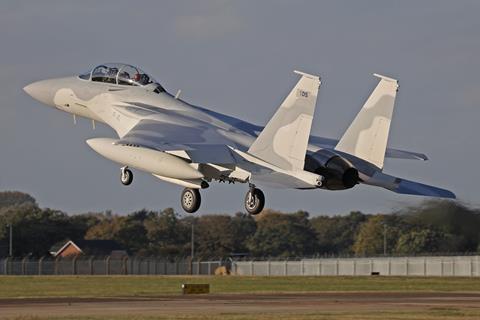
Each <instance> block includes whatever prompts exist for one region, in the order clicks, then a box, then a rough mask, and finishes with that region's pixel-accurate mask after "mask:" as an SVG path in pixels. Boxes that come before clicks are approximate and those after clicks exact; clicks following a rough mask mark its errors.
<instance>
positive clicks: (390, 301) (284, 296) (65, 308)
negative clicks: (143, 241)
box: [0, 292, 480, 319]
mask: <svg viewBox="0 0 480 320" xmlns="http://www.w3.org/2000/svg"><path fill="white" fill-rule="evenodd" d="M432 308H459V309H464V308H475V309H476V310H478V309H480V293H385V292H375V293H372V292H353V293H352V292H344V293H338V292H336V293H326V292H321V293H278V294H277V293H268V294H252V295H248V294H207V295H163V296H154V297H141V298H140V297H139V298H132V297H126V298H28V299H0V319H2V318H3V319H5V318H11V317H18V316H38V317H48V316H53V315H54V316H57V317H59V316H67V315H76V316H102V315H123V316H125V315H145V316H153V315H158V314H162V315H180V314H219V313H243V314H245V313H263V314H265V313H315V312H340V311H349V312H352V311H371V310H376V311H388V310H395V311H402V310H404V311H415V310H430V309H432Z"/></svg>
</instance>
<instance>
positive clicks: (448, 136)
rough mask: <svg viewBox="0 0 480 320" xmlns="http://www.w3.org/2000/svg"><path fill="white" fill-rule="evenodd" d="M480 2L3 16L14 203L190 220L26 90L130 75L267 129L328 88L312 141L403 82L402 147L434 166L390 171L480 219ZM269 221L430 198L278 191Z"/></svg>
mask: <svg viewBox="0 0 480 320" xmlns="http://www.w3.org/2000/svg"><path fill="white" fill-rule="evenodd" d="M479 16H480V2H479V1H338V0H335V1H325V2H322V1H236V2H228V1H178V0H175V1H36V0H32V1H18V0H16V1H1V2H0V58H1V59H0V165H1V168H0V190H12V189H15V190H21V191H25V192H28V193H30V194H32V195H33V196H34V197H35V198H37V200H38V201H39V203H40V205H41V206H42V207H52V208H57V209H61V210H65V211H68V212H85V211H98V210H105V209H113V210H114V211H115V212H119V213H126V212H130V211H133V210H135V209H140V208H144V207H146V208H151V209H162V208H165V207H169V206H172V207H174V208H176V209H177V210H180V205H179V197H180V192H181V189H182V188H181V187H178V186H175V185H170V184H167V183H164V182H161V181H159V180H157V179H156V178H154V177H152V176H150V175H148V174H146V173H140V172H138V171H136V172H135V179H134V183H133V184H132V185H131V186H130V187H124V186H122V185H121V184H120V181H119V167H118V165H116V164H115V163H113V162H110V161H109V160H106V159H104V158H102V157H101V156H99V155H98V154H96V153H95V152H94V151H92V150H91V149H90V148H89V147H88V146H87V144H86V143H85V140H86V139H88V138H91V137H112V136H114V132H113V131H112V130H111V129H109V128H106V127H103V126H100V125H99V126H97V128H96V130H95V131H93V130H92V129H91V126H90V122H89V121H88V120H85V119H78V124H77V125H76V126H74V124H73V120H72V116H71V115H68V114H66V113H62V112H60V111H57V110H54V109H52V108H49V107H46V106H43V105H41V104H40V103H39V102H36V101H34V100H33V99H32V98H30V97H29V96H28V95H26V94H25V93H24V92H23V91H22V88H23V87H24V86H25V85H26V84H28V83H30V82H33V81H36V80H40V79H46V78H54V77H60V76H68V75H72V74H78V73H81V72H83V71H86V70H88V69H90V68H91V67H92V66H94V65H96V64H100V63H103V62H109V61H121V62H127V63H131V64H135V65H138V66H140V67H142V68H143V69H145V70H146V71H147V72H149V73H151V74H153V75H154V76H155V77H156V78H157V80H158V81H160V82H161V83H162V84H163V85H164V87H165V88H166V89H167V90H169V91H171V92H176V91H177V90H178V89H182V96H183V98H184V99H185V100H187V101H189V102H192V103H195V104H198V105H202V106H205V107H208V108H211V109H212V110H215V111H219V112H222V113H227V114H230V115H233V116H236V117H239V118H242V119H245V120H248V121H251V122H254V123H256V124H265V123H266V122H267V121H268V120H269V118H270V117H271V116H272V114H273V113H274V111H275V110H276V109H277V107H278V105H279V104H280V102H281V101H282V100H283V99H284V97H285V95H286V94H287V93H288V92H289V91H290V89H291V87H292V86H293V85H294V84H295V83H296V81H297V79H298V77H297V76H296V75H295V74H293V73H292V71H293V70H294V69H298V70H302V71H306V72H309V73H314V74H319V75H321V76H322V80H323V83H322V87H321V89H320V93H319V99H318V103H317V112H316V115H315V119H314V125H313V133H314V134H318V135H322V136H327V137H334V138H337V137H340V136H341V135H342V133H343V132H344V130H345V129H346V127H347V126H348V125H349V123H350V122H351V120H352V119H353V118H354V116H355V115H356V113H357V112H358V110H359V108H360V107H361V106H362V104H363V102H364V101H365V99H366V98H367V97H368V95H369V94H370V92H371V90H372V89H373V88H374V86H375V85H376V83H377V79H376V78H374V77H372V75H371V74H372V73H374V72H377V73H381V74H385V75H388V76H392V77H396V78H398V79H399V81H400V92H399V94H398V95H397V103H396V109H395V113H394V117H393V122H392V126H391V133H390V140H389V146H391V147H396V148H402V149H407V150H412V151H420V152H424V153H426V154H427V155H428V156H429V157H430V160H429V161H427V162H421V161H410V160H387V161H386V163H385V172H387V173H390V174H394V175H398V176H400V177H404V178H407V179H412V180H417V181H422V182H424V183H428V184H433V185H436V186H439V187H445V188H447V189H450V190H452V191H454V192H455V193H456V194H457V196H458V198H459V199H460V200H461V201H464V202H466V203H470V204H473V205H480V198H479V197H478V194H479V192H478V184H479V181H480V169H479V154H480V135H479V133H480V129H479V120H480V72H479V71H480V19H479ZM264 191H265V194H266V197H267V204H266V205H267V207H270V208H273V209H279V210H283V211H293V210H297V209H304V210H308V211H309V212H310V213H311V214H312V215H315V214H333V213H346V212H348V211H350V210H357V209H360V210H363V211H365V212H381V211H385V210H390V209H391V208H398V207H401V206H403V205H409V204H415V203H418V201H420V200H422V198H418V197H413V196H405V195H396V194H394V193H392V192H390V191H386V190H383V189H379V188H374V187H369V186H358V187H356V188H354V189H351V190H348V191H340V192H339V191H335V192H334V191H322V190H320V191H317V190H315V191H292V190H288V191H280V190H274V189H265V190H264ZM245 192H246V186H245V185H241V184H240V185H235V186H232V185H224V184H216V183H213V184H212V185H211V187H210V188H209V189H207V190H205V191H203V193H202V196H203V199H202V200H203V204H202V209H201V211H200V212H201V213H220V212H230V213H233V212H236V211H240V210H242V209H243V198H244V194H245Z"/></svg>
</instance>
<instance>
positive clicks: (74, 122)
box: [73, 113, 77, 125]
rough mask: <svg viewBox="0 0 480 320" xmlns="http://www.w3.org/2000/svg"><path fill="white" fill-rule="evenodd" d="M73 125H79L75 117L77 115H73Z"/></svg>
mask: <svg viewBox="0 0 480 320" xmlns="http://www.w3.org/2000/svg"><path fill="white" fill-rule="evenodd" d="M73 124H75V125H76V124H77V116H76V115H75V113H74V114H73Z"/></svg>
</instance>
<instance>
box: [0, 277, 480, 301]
mask: <svg viewBox="0 0 480 320" xmlns="http://www.w3.org/2000/svg"><path fill="white" fill-rule="evenodd" d="M186 282H188V283H209V284H210V288H211V292H212V293H260V292H264V293H265V292H325V291H328V292H344V291H346V292H353V291H355V292H356V291H386V292H480V278H460V277H455V278H434V277H428V278H423V277H243V276H242V277H235V276H226V277H196V276H193V277H188V276H168V277H165V276H127V277H125V276H0V298H33V297H142V296H155V295H164V294H180V292H181V289H180V286H181V284H182V283H186Z"/></svg>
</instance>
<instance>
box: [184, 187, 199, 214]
mask: <svg viewBox="0 0 480 320" xmlns="http://www.w3.org/2000/svg"><path fill="white" fill-rule="evenodd" d="M180 202H181V204H182V208H183V210H185V211H186V212H188V213H194V212H195V211H197V210H198V209H199V208H200V204H201V203H202V197H201V196H200V191H198V189H190V188H185V189H183V192H182V198H181V201H180Z"/></svg>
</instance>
